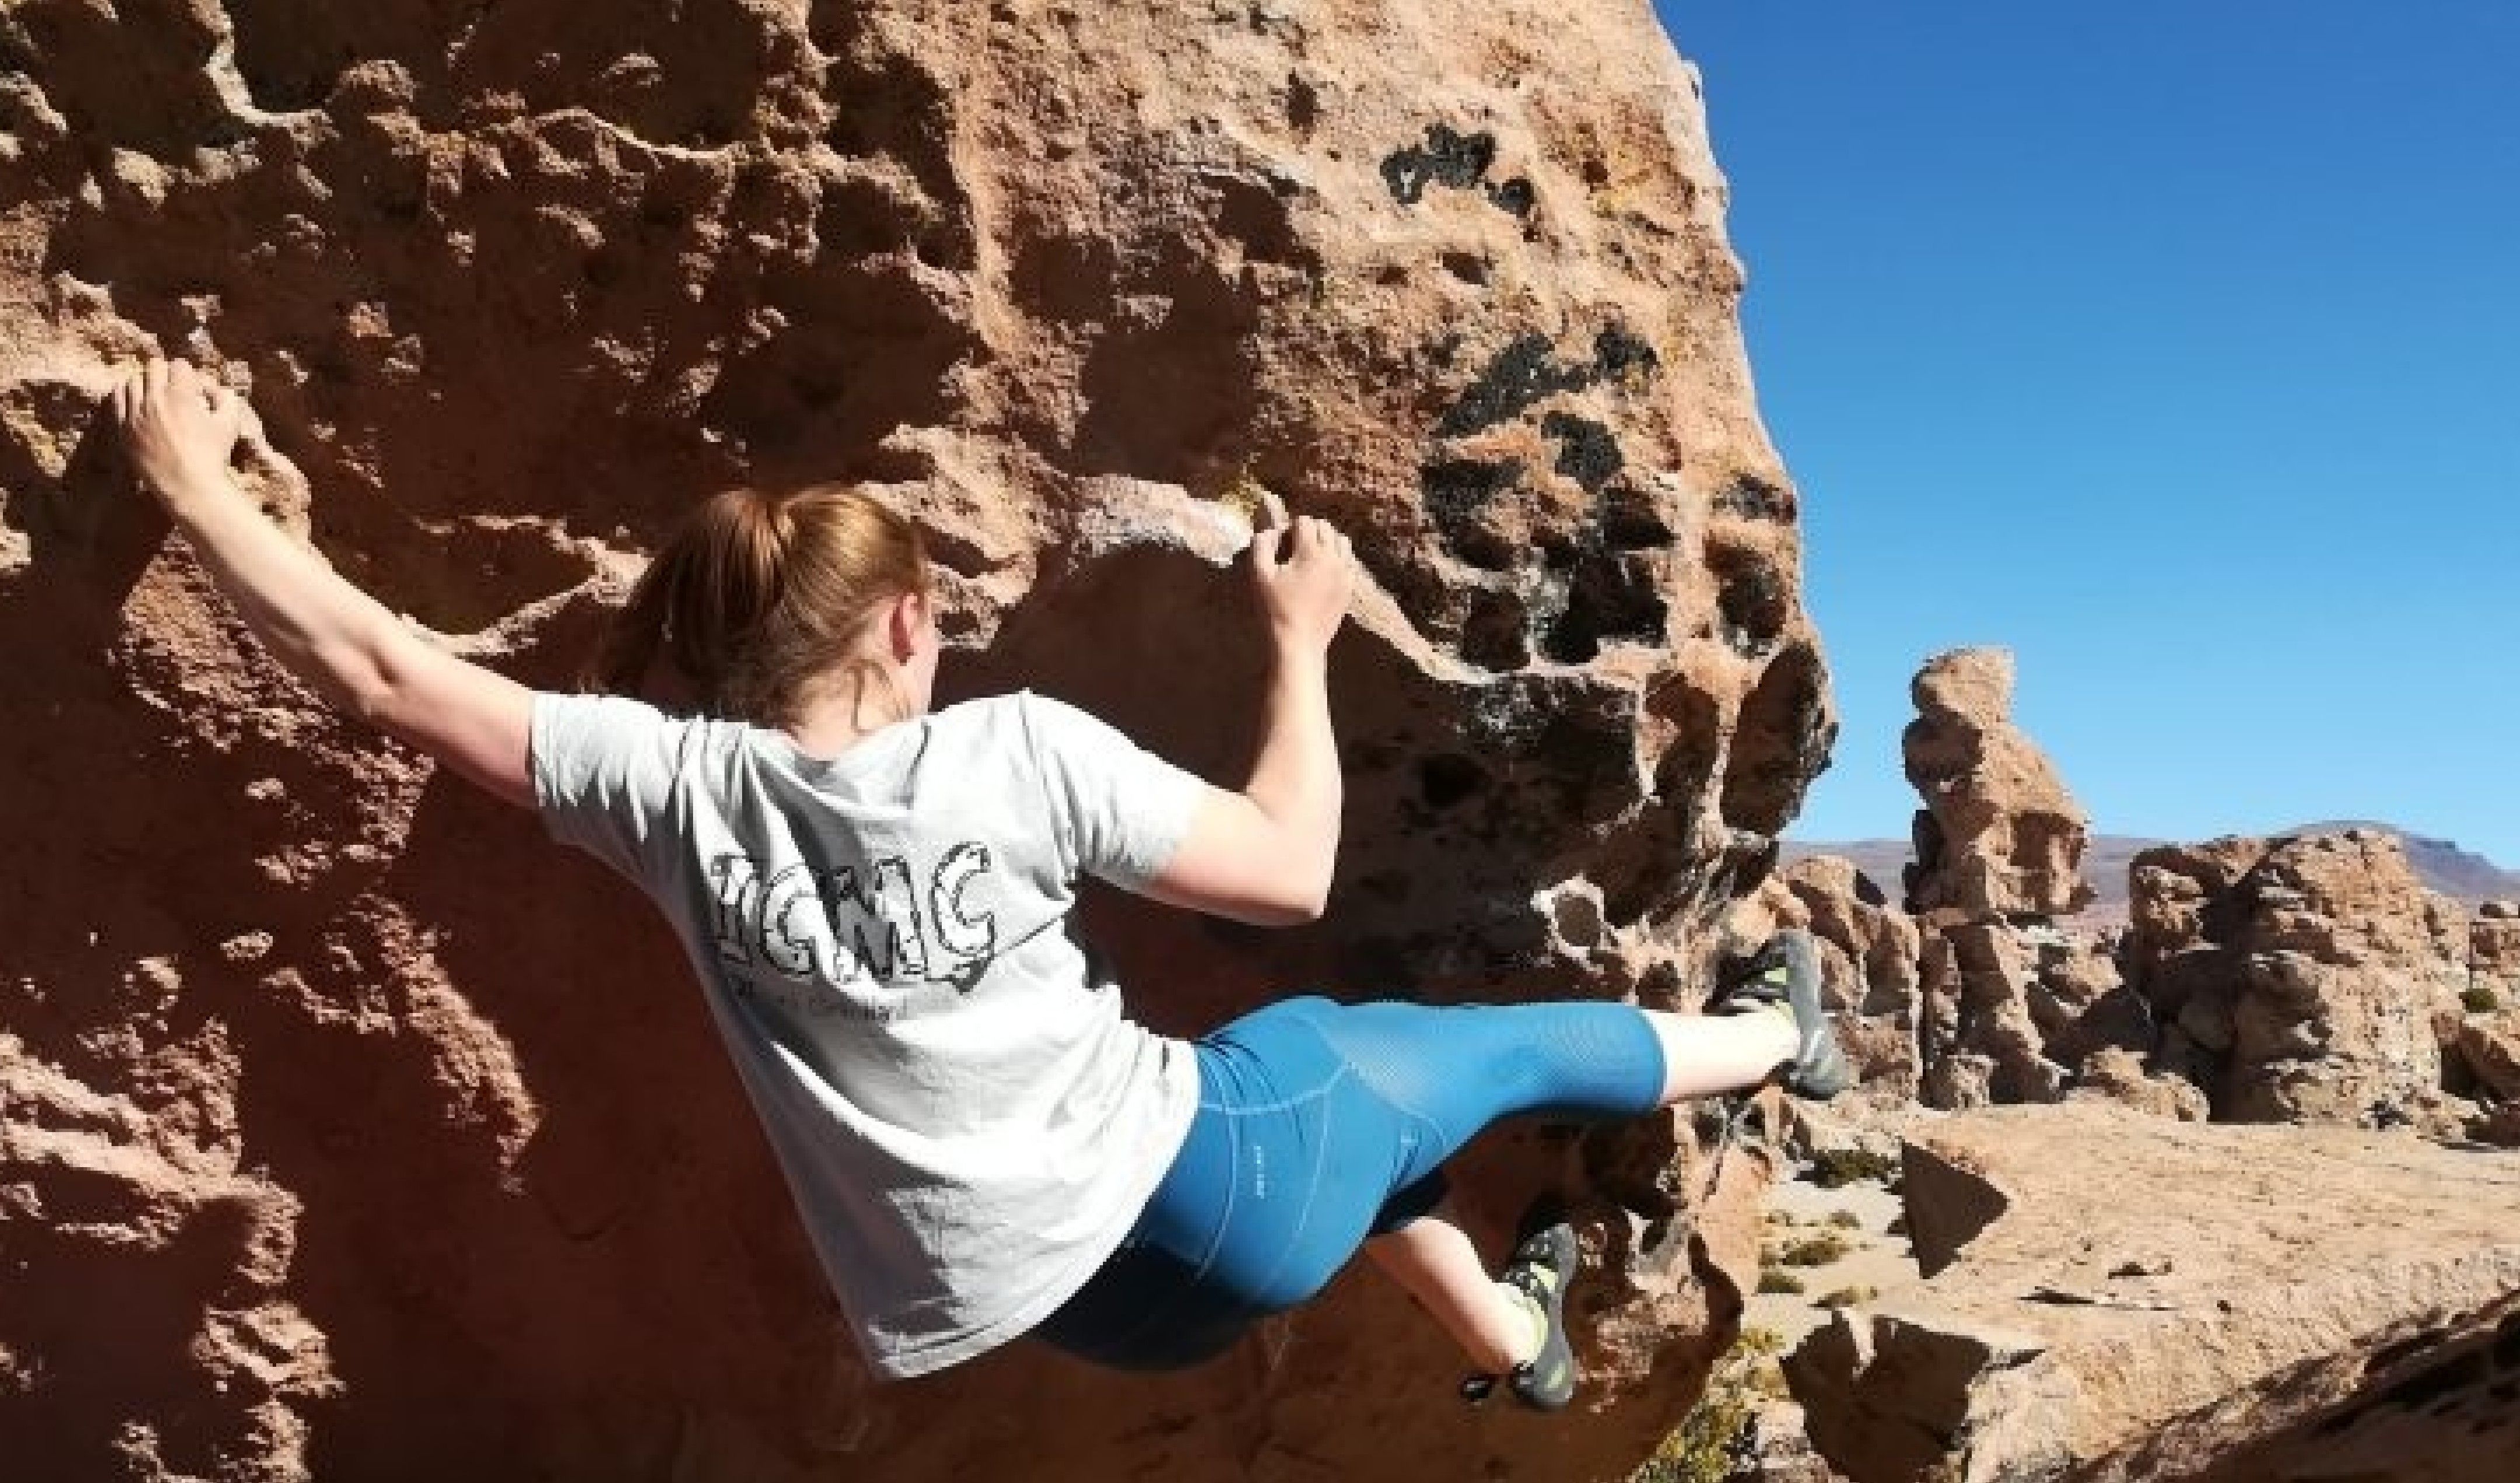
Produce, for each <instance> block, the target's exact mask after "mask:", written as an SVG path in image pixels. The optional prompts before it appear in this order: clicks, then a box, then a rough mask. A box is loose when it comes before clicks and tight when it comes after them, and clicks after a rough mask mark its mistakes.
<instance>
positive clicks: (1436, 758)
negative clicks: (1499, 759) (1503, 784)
mask: <svg viewBox="0 0 2520 1483" xmlns="http://www.w3.org/2000/svg"><path fill="white" fill-rule="evenodd" d="M1487 784H1488V775H1487V771H1486V770H1485V769H1484V768H1482V767H1480V766H1479V765H1478V764H1477V763H1476V762H1473V761H1471V760H1470V759H1469V758H1467V757H1463V756H1460V755H1457V754H1455V753H1451V752H1438V753H1436V754H1435V755H1433V756H1431V757H1427V758H1425V759H1423V760H1422V761H1420V762H1419V763H1418V796H1419V797H1420V798H1421V799H1422V800H1423V801H1424V802H1425V805H1426V806H1427V807H1428V808H1430V809H1433V810H1435V811H1436V812H1438V813H1441V812H1442V811H1444V810H1445V809H1448V808H1451V807H1452V806H1453V805H1454V804H1457V803H1459V802H1461V801H1462V800H1463V799H1464V798H1467V797H1469V796H1470V795H1471V794H1472V793H1475V792H1477V791H1478V790H1479V789H1481V788H1483V787H1485V786H1487Z"/></svg>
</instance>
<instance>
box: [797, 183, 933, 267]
mask: <svg viewBox="0 0 2520 1483" xmlns="http://www.w3.org/2000/svg"><path fill="white" fill-rule="evenodd" d="M929 221H930V212H929V211H928V209H927V207H926V204H925V202H921V201H918V200H915V199H913V198H911V197H909V196H907V195H905V194H904V193H903V191H902V189H901V187H900V186H898V185H896V184H895V183H893V182H892V181H888V180H884V179H882V178H880V177H877V176H873V175H855V176H847V177H843V178H840V179H836V180H827V181H825V182H824V183H823V201H822V205H821V206H820V208H819V209H817V210H816V212H815V213H814V239H815V241H816V243H817V244H819V245H820V247H821V248H822V250H823V251H824V252H826V253H830V254H832V255H833V256H837V257H871V256H875V255H877V254H879V253H884V252H896V251H899V250H900V249H901V248H903V247H907V246H909V245H910V243H911V242H912V240H913V239H914V238H916V237H918V236H919V234H920V233H921V231H922V229H923V228H925V227H926V226H927V225H928V224H929Z"/></svg>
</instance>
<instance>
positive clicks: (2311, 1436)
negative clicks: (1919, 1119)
mask: <svg viewBox="0 0 2520 1483" xmlns="http://www.w3.org/2000/svg"><path fill="white" fill-rule="evenodd" d="M1903 1188H1904V1190H1905V1191H1906V1198H1907V1205H1908V1219H1909V1227H1910V1229H1911V1230H1912V1231H1913V1233H1915V1236H1916V1246H1917V1254H1918V1257H1919V1259H1920V1260H1921V1262H1922V1263H1923V1266H1924V1270H1925V1279H1924V1281H1919V1282H1916V1283H1913V1284H1911V1285H1909V1286H1906V1287H1901V1288H1894V1289H1892V1290H1889V1291H1886V1292H1884V1293H1882V1294H1881V1295H1880V1297H1879V1298H1878V1299H1876V1300H1875V1301H1874V1302H1872V1303H1870V1304H1868V1305H1866V1307H1865V1308H1863V1309H1862V1310H1857V1311H1849V1312H1847V1313H1844V1314H1842V1315H1840V1316H1839V1317H1838V1319H1837V1320H1836V1322H1835V1323H1834V1324H1833V1325H1832V1326H1829V1327H1826V1328H1823V1329H1821V1330H1820V1331H1819V1332H1817V1333H1815V1334H1814V1335H1813V1336H1812V1337H1811V1338H1810V1339H1808V1340H1806V1341H1805V1342H1804V1343H1803V1345H1802V1346H1801V1347H1800V1348H1799V1349H1798V1350H1796V1351H1795V1353H1794V1354H1793V1355H1792V1356H1790V1357H1789V1358H1788V1359H1787V1361H1786V1365H1785V1370H1786V1374H1787V1376H1788V1378H1789V1379H1790V1381H1791V1383H1792V1386H1793V1391H1794V1395H1795V1398H1796V1399H1797V1400H1799V1401H1800V1402H1801V1403H1802V1404H1803V1406H1804V1408H1805V1411H1806V1415H1807V1416H1808V1419H1809V1425H1810V1428H1811V1433H1812V1436H1813V1439H1814V1440H1815V1441H1816V1442H1817V1443H1818V1444H1819V1445H1820V1448H1821V1450H1822V1451H1823V1454H1825V1455H1826V1456H1827V1458H1828V1459H1829V1461H1831V1462H1832V1463H1833V1464H1834V1465H1836V1466H1837V1467H1838V1468H1840V1469H1841V1470H1843V1471H1844V1472H1845V1473H1846V1475H1847V1476H1848V1477H1850V1478H1852V1479H1855V1480H1856V1483H1927V1480H1944V1479H1953V1478H1963V1479H1988V1480H1993V1479H2022V1480H2031V1479H2039V1480H2055V1483H2135V1480H2138V1479H2155V1478H2161V1479H2168V1478H2201V1479H2214V1480H2231V1483H2240V1480H2256V1479H2276V1478H2301V1479H2308V1478H2372V1479H2379V1478H2387V1479H2393V1480H2394V1479H2408V1480H2422V1483H2499V1480H2501V1479H2505V1478H2509V1477H2512V1476H2515V1475H2520V1401H2515V1399H2514V1397H2515V1396H2520V1380H2515V1375H2520V1337H2515V1336H2520V1244H2515V1243H2513V1241H2512V1240H2511V1232H2512V1230H2513V1229H2514V1224H2515V1222H2520V1156H2515V1155H2513V1154H2509V1153H2502V1152H2486V1151H2477V1150H2473V1149H2453V1148H2445V1147H2441V1146H2437V1145H2433V1144H2428V1143H2426V1142H2424V1141H2422V1140H2420V1139H2417V1138H2414V1137H2412V1136H2409V1135H2408V1134H2405V1133H2393V1134H2377V1133H2366V1132H2356V1131H2353V1130H2348V1129H2338V1128H2231V1127H2204V1126H2199V1125H2197V1124H2193V1123H2184V1122H2173V1121H2170V1120H2167V1119H2163V1118H2158V1117H2142V1116H2137V1115H2135V1114H2133V1113H2130V1112H2128V1111H2126V1110H2125V1109H2123V1108H2111V1107H2106V1106H2101V1105H2096V1104H2089V1105H2087V1104H2081V1103H2074V1104H2069V1105H2066V1106H2061V1107H2001V1108H1993V1109H1988V1110H1984V1111H1978V1112H1971V1113H1967V1114H1963V1115H1959V1116H1955V1117H1952V1118H1948V1119H1945V1120H1943V1121H1941V1122H1939V1123H1935V1124H1931V1125H1924V1126H1920V1127H1919V1128H1917V1129H1916V1131H1914V1133H1913V1137H1912V1140H1911V1144H1910V1146H1909V1148H1908V1150H1907V1157H1906V1177H1905V1180H1904V1184H1903ZM2340 1203H2342V1204H2343V1205H2347V1206H2350V1207H2351V1208H2350V1210H2341V1209H2340Z"/></svg>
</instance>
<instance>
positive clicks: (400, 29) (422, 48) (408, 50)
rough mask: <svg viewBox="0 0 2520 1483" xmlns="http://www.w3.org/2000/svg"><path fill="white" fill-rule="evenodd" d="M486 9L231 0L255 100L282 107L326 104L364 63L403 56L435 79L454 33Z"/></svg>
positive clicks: (478, 4)
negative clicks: (347, 74) (341, 80)
mask: <svg viewBox="0 0 2520 1483" xmlns="http://www.w3.org/2000/svg"><path fill="white" fill-rule="evenodd" d="M487 8H488V0H467V3H458V4H455V5H451V6H443V7H432V8H430V9H433V10H436V11H437V12H438V14H436V15H431V14H430V13H429V11H428V10H414V9H405V8H402V7H399V6H392V5H341V4H337V3H335V0H228V4H227V12H228V21H229V23H230V24H231V25H232V26H234V28H235V36H236V43H235V44H236V65H237V72H238V74H239V75H240V76H242V77H244V78H245V85H246V91H247V93H248V95H250V96H251V97H252V99H253V101H254V105H255V106H256V107H258V108H261V109H264V110H267V111H269V112H275V113H285V112H293V111H295V110H298V109H311V108H315V107H317V106H319V105H321V104H322V103H323V102H324V101H325V99H326V98H327V97H328V96H330V95H331V93H332V91H333V83H334V79H336V78H337V77H339V76H340V75H341V73H343V72H344V71H347V70H348V69H349V68H350V67H354V66H356V65H358V64H359V63H362V62H397V63H400V64H402V65H403V66H404V67H407V68H409V69H410V70H411V72H412V74H413V75H414V77H416V78H417V77H423V76H426V77H429V78H431V79H434V78H435V77H436V76H438V75H439V74H441V73H442V72H443V70H444V68H443V67H442V65H441V63H440V60H439V59H440V58H441V57H443V56H444V54H445V51H446V43H447V39H448V38H449V37H451V36H454V35H458V34H461V33H462V32H463V31H465V30H466V29H468V28H470V27H471V25H472V23H473V22H474V21H475V20H477V19H478V17H479V16H480V14H481V12H482V11H484V10H486V9H487ZM432 21H433V22H437V23H436V24H434V25H431V24H429V23H428V22H432Z"/></svg>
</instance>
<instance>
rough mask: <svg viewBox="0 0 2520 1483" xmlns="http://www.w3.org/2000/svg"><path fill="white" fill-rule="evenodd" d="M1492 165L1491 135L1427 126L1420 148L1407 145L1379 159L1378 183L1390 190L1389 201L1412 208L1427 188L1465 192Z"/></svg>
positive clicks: (1477, 181) (1493, 158) (1493, 145)
mask: <svg viewBox="0 0 2520 1483" xmlns="http://www.w3.org/2000/svg"><path fill="white" fill-rule="evenodd" d="M1494 163H1496V136H1495V135H1494V134H1490V133H1486V132H1480V133H1476V134H1457V133H1455V132H1453V130H1452V129H1451V128H1450V127H1448V126H1446V125H1444V124H1440V123H1430V124H1428V125H1426V142H1425V143H1424V144H1423V145H1411V146H1409V147H1408V148H1406V149H1399V150H1394V151H1392V152H1391V153H1390V154H1388V155H1386V156H1384V157H1383V158H1382V183H1383V184H1384V185H1386V186H1388V187H1390V188H1391V199H1392V200H1394V201H1397V202H1400V203H1401V204H1402V205H1404V206H1414V205H1416V204H1417V203H1418V202H1419V201H1420V200H1422V199H1424V197H1425V195H1426V188H1427V187H1428V186H1430V185H1448V186H1451V187H1453V188H1454V189H1456V190H1462V191H1466V190H1468V189H1469V188H1470V187H1472V186H1474V185H1476V184H1478V183H1479V177H1480V176H1482V175H1485V174H1486V173H1487V172H1488V166H1489V165H1492V164H1494Z"/></svg>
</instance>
